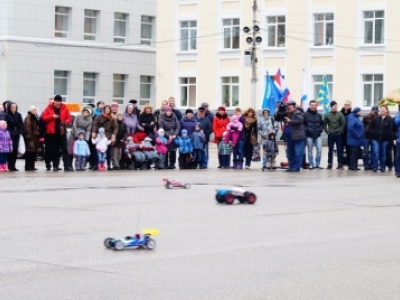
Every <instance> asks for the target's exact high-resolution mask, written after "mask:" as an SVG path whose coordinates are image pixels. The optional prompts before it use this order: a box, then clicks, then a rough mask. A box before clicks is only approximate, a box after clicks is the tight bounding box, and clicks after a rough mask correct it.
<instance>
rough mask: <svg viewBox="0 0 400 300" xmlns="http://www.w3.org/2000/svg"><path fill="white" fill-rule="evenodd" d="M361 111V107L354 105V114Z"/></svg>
mask: <svg viewBox="0 0 400 300" xmlns="http://www.w3.org/2000/svg"><path fill="white" fill-rule="evenodd" d="M360 111H361V108H359V107H354V108H353V111H352V113H353V114H356V113H359V112H360Z"/></svg>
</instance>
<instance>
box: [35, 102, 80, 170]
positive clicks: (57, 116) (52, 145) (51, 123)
mask: <svg viewBox="0 0 400 300" xmlns="http://www.w3.org/2000/svg"><path fill="white" fill-rule="evenodd" d="M42 120H43V122H45V123H46V138H45V141H46V145H45V147H46V156H47V158H48V160H52V161H53V171H54V172H56V171H60V170H61V169H60V168H59V167H58V166H59V164H60V151H61V152H62V156H63V162H64V171H74V169H73V168H72V165H71V163H72V162H71V160H70V157H69V154H68V149H67V128H66V126H67V125H69V124H71V122H72V117H71V113H70V112H69V110H68V108H67V106H66V105H65V104H64V103H62V97H61V96H60V95H56V96H55V97H54V102H51V103H49V105H48V106H47V107H46V109H45V110H44V112H43V114H42ZM48 170H49V169H48Z"/></svg>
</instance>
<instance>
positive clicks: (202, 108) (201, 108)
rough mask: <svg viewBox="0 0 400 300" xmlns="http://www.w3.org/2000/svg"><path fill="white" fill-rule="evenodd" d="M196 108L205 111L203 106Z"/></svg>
mask: <svg viewBox="0 0 400 300" xmlns="http://www.w3.org/2000/svg"><path fill="white" fill-rule="evenodd" d="M197 110H198V111H206V109H205V108H204V107H203V106H200V107H199V108H198V109H197Z"/></svg>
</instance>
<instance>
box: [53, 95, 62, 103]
mask: <svg viewBox="0 0 400 300" xmlns="http://www.w3.org/2000/svg"><path fill="white" fill-rule="evenodd" d="M54 101H58V102H62V97H61V96H60V95H55V96H54Z"/></svg>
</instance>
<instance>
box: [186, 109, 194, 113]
mask: <svg viewBox="0 0 400 300" xmlns="http://www.w3.org/2000/svg"><path fill="white" fill-rule="evenodd" d="M192 113H193V109H190V108H188V109H187V110H186V113H185V114H192Z"/></svg>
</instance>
